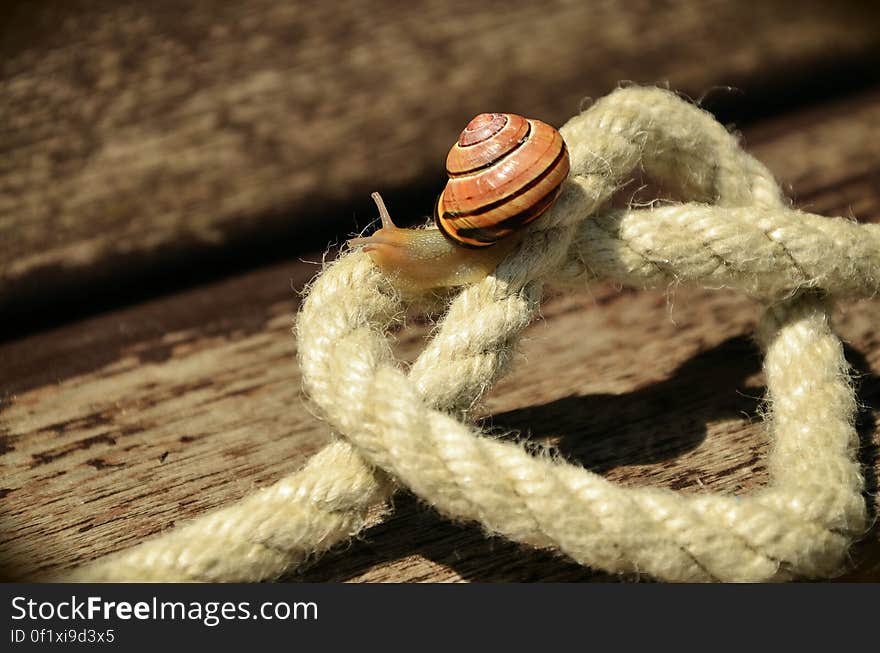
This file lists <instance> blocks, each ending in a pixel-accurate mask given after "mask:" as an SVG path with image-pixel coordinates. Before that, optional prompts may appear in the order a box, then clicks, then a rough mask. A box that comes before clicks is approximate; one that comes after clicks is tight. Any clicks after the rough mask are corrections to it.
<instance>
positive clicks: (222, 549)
mask: <svg viewBox="0 0 880 653" xmlns="http://www.w3.org/2000/svg"><path fill="white" fill-rule="evenodd" d="M561 132H562V134H563V137H564V138H565V140H566V143H567V145H568V147H569V152H570V155H571V162H572V169H571V174H570V176H569V179H568V181H567V182H566V184H565V186H564V188H563V191H562V194H561V196H560V198H559V200H558V201H557V203H556V204H555V205H554V206H553V207H552V208H551V209H550V211H548V213H547V214H546V215H545V216H544V217H542V218H541V220H538V221H536V222H535V223H533V225H531V226H530V228H529V231H528V233H527V234H526V236H525V238H524V239H523V242H522V244H521V246H520V247H519V248H518V249H517V250H516V251H515V252H514V253H513V254H512V255H511V256H510V257H509V258H508V259H507V260H506V261H505V262H503V263H502V264H501V265H500V266H499V268H498V269H497V270H496V272H495V274H494V275H492V276H490V277H488V278H486V279H485V280H483V281H482V282H480V283H477V284H475V285H473V286H469V287H466V288H464V289H463V290H461V291H460V292H459V293H458V294H457V295H456V296H455V297H454V298H453V299H452V300H451V302H450V303H449V306H448V309H447V311H446V314H445V316H444V318H443V320H442V322H441V324H440V326H439V328H438V330H437V332H436V334H435V336H434V337H433V339H432V340H431V341H430V342H429V343H428V345H427V346H426V348H425V349H424V351H423V352H422V353H421V355H420V356H419V357H418V359H417V360H416V361H415V363H414V364H413V365H412V366H411V367H410V368H409V370H408V372H404V371H403V369H402V368H401V366H400V365H399V364H398V363H397V362H396V361H395V360H394V358H393V356H392V353H391V348H390V345H389V343H388V341H387V333H388V330H389V329H390V328H391V327H392V326H394V325H395V324H396V323H397V322H398V321H399V320H400V318H401V316H402V315H403V314H404V313H405V311H406V309H407V307H408V306H409V305H411V303H413V302H415V303H419V302H422V303H424V302H425V301H426V298H425V297H410V296H405V295H403V294H401V293H400V292H398V291H397V290H395V289H394V288H393V287H392V286H391V283H390V282H389V280H388V279H386V278H385V277H383V276H382V274H381V273H380V272H379V270H378V269H377V268H376V267H375V266H374V265H373V264H372V263H371V261H370V259H369V257H368V256H367V255H365V254H363V253H361V252H349V253H346V254H343V255H342V256H340V257H339V258H338V259H337V260H336V261H335V262H333V263H331V264H330V265H328V266H327V267H326V269H325V270H324V271H323V273H322V274H321V275H320V276H319V277H318V278H317V279H316V280H315V281H314V282H313V284H312V285H311V287H310V289H309V292H308V296H307V298H306V300H305V302H304V304H303V307H302V310H301V313H300V315H299V317H298V320H297V324H296V328H295V331H296V335H297V338H298V346H299V359H300V365H301V368H302V373H303V379H304V386H305V389H306V391H307V392H308V394H309V395H310V397H311V399H312V400H313V402H314V403H315V404H316V405H317V406H318V408H319V410H320V412H321V414H322V416H323V417H324V419H325V420H326V421H327V422H328V424H330V426H331V427H332V428H333V429H334V431H335V433H337V434H338V437H337V439H336V441H335V442H334V443H333V444H331V445H330V446H328V447H327V449H325V450H324V451H323V452H321V453H320V454H318V455H317V456H315V458H313V459H312V460H311V461H310V462H309V463H308V464H307V465H306V467H305V468H304V469H302V470H300V471H299V472H296V473H295V474H292V475H290V476H289V477H287V478H285V479H282V481H280V482H279V483H277V484H276V485H275V486H272V487H270V488H266V489H264V490H262V491H260V492H259V493H257V494H255V495H253V496H251V497H249V498H247V499H245V500H244V501H243V502H242V503H240V504H237V505H235V506H231V507H229V508H226V509H224V510H221V511H219V512H217V513H214V514H213V515H211V516H208V517H204V518H201V519H198V520H195V521H194V522H192V523H191V524H190V525H189V526H188V527H186V528H185V529H183V530H179V531H175V532H173V533H172V534H170V535H167V536H165V537H163V538H159V539H157V540H154V541H152V542H147V543H145V544H143V545H141V546H139V547H137V548H135V549H133V550H130V551H127V552H123V553H122V554H120V555H117V556H115V557H112V558H109V559H107V560H104V561H99V562H98V563H97V564H94V565H92V566H90V567H86V568H84V569H81V570H78V571H76V572H74V574H73V576H70V577H68V579H78V580H120V579H125V580H166V579H175V580H181V579H187V580H236V581H242V580H260V579H265V578H272V577H277V576H279V575H280V574H282V573H284V572H289V571H290V570H291V569H292V568H294V567H295V566H296V565H298V564H300V563H301V562H302V561H304V560H307V559H309V558H310V557H312V556H314V555H315V554H317V553H318V552H320V551H323V550H325V549H327V548H328V547H330V546H332V545H333V544H334V543H336V542H338V541H341V540H343V539H345V538H347V537H350V536H352V535H354V534H355V533H356V532H358V530H359V529H361V528H362V527H363V524H364V523H365V515H366V512H367V510H369V508H370V507H371V506H374V505H376V504H377V503H380V502H382V501H383V500H385V499H387V498H388V497H389V496H390V495H391V494H392V493H393V492H394V490H395V489H396V487H398V486H401V485H402V486H405V487H407V488H409V489H410V490H411V491H412V492H414V493H415V494H416V495H418V496H419V497H420V498H421V499H422V500H424V501H425V502H427V503H429V504H430V505H432V506H434V507H435V508H436V509H437V510H438V511H440V512H441V513H443V514H445V515H448V516H449V517H450V518H452V519H458V520H470V521H476V522H479V523H480V524H482V526H483V527H484V528H485V529H486V530H487V531H490V532H494V533H498V534H501V535H503V536H505V537H507V538H510V539H512V540H515V541H518V542H521V543H524V544H527V545H531V546H535V547H545V548H552V549H555V550H558V551H560V552H562V553H564V554H565V555H567V556H569V557H570V558H572V559H574V560H576V561H577V562H579V563H581V564H583V565H588V566H590V567H593V568H597V569H603V570H606V571H610V572H622V573H633V572H639V573H647V574H649V575H651V576H653V577H655V578H658V579H663V580H671V581H710V580H721V581H765V580H785V579H790V578H794V577H798V576H810V577H829V576H833V575H835V574H838V573H840V571H841V569H842V565H843V563H844V561H845V558H846V553H847V550H848V548H849V546H850V545H851V544H852V542H853V541H854V539H855V538H857V537H858V536H859V535H861V534H863V532H864V530H865V527H866V523H865V522H866V507H865V502H864V499H863V497H862V490H863V480H862V476H861V471H860V467H859V464H858V461H857V459H856V451H857V446H858V438H857V434H856V430H855V427H854V415H855V410H856V402H855V397H854V393H853V390H852V388H851V385H850V377H849V370H848V367H847V363H846V361H845V359H844V357H843V350H842V346H841V343H840V341H839V340H838V338H837V337H836V336H835V335H834V333H833V332H832V330H831V327H830V325H829V317H828V314H829V308H830V297H832V296H835V297H872V296H874V295H875V294H876V293H877V290H878V288H880V226H875V225H858V224H856V223H854V222H851V221H848V220H844V219H841V218H824V217H820V216H815V215H810V214H806V213H802V212H799V211H796V210H794V209H792V208H790V207H789V206H788V204H787V202H786V201H785V199H784V198H783V195H782V192H781V191H780V189H779V187H778V185H777V183H776V182H775V180H774V179H773V177H772V175H771V174H770V173H769V171H768V170H767V169H766V168H765V167H764V166H763V165H762V164H761V163H760V162H758V161H757V160H755V159H754V158H752V157H751V156H750V155H748V154H747V153H746V152H744V151H743V150H742V149H741V148H740V146H739V144H738V143H737V141H736V139H735V138H734V137H733V136H732V135H731V134H730V133H728V132H727V130H726V129H725V128H724V127H723V126H721V125H720V124H718V123H717V122H716V121H715V120H714V119H713V118H712V117H711V116H710V115H709V114H708V113H706V112H704V111H702V110H701V109H699V108H698V107H696V106H693V105H692V104H690V103H688V102H686V101H684V100H682V99H680V98H679V97H677V96H676V95H674V94H672V93H670V92H668V91H665V90H662V89H657V88H639V87H628V88H622V89H618V90H617V91H615V92H614V93H612V94H610V95H609V96H607V97H605V98H603V99H602V100H600V101H598V102H597V103H596V104H594V105H593V106H592V107H591V108H589V109H588V110H586V111H584V112H583V113H581V114H580V115H578V116H576V117H574V118H573V119H571V120H570V121H569V122H568V123H567V124H566V125H565V126H564V127H563V128H562V129H561ZM639 170H641V171H643V172H644V173H645V174H646V175H648V176H649V177H650V178H652V179H654V180H656V181H658V182H659V183H661V184H662V185H663V186H664V187H666V188H669V189H672V190H674V191H675V192H676V194H677V195H679V196H680V197H682V198H684V200H685V201H684V202H682V203H680V204H671V205H665V206H661V207H653V208H645V209H627V210H611V209H609V208H608V207H609V203H610V200H611V198H612V196H613V195H614V194H615V192H616V191H617V190H618V189H619V188H620V187H621V185H622V184H623V183H625V182H626V181H627V180H629V179H630V178H631V177H632V176H633V174H634V173H636V172H638V171H639ZM597 280H611V281H614V282H616V283H619V284H624V285H629V286H635V287H639V288H648V287H663V286H666V285H668V284H669V283H670V282H676V283H689V284H692V285H698V286H702V287H707V288H719V287H728V288H735V289H738V290H740V291H742V292H744V293H747V294H748V295H750V296H752V297H755V298H757V299H758V300H760V301H761V302H762V303H763V305H764V311H763V314H762V315H761V317H760V319H759V323H758V338H759V341H760V342H761V344H762V346H763V348H764V352H765V361H764V369H765V373H766V375H767V386H768V394H769V396H768V405H769V406H770V410H769V411H768V427H769V431H770V433H771V438H772V443H773V444H772V447H771V452H770V454H769V457H770V458H769V464H768V466H769V469H770V473H771V483H770V485H769V487H767V488H765V489H762V490H760V491H758V492H755V493H754V494H752V495H749V496H743V497H734V496H726V495H721V494H715V493H703V494H681V493H676V492H673V491H671V490H666V489H661V488H650V487H638V488H623V487H620V486H618V485H615V484H613V483H611V482H609V481H607V480H605V479H604V478H602V477H601V476H599V475H598V474H595V473H593V472H590V471H588V470H586V469H583V468H582V467H579V466H576V465H573V464H569V463H566V462H564V461H560V460H551V459H548V458H538V457H534V456H532V455H531V454H529V453H528V452H527V451H526V450H525V449H524V448H523V447H522V446H520V445H519V444H516V443H513V442H507V441H500V440H497V439H492V438H487V437H484V435H483V434H482V433H481V432H480V431H479V430H477V429H475V428H474V427H473V426H472V425H470V424H468V423H466V422H464V421H461V420H460V419H459V417H461V416H462V415H463V414H464V413H466V412H467V410H468V409H469V408H471V407H472V406H473V405H474V404H475V403H477V402H478V401H479V400H480V399H481V398H482V396H483V395H484V394H485V393H486V392H487V391H488V390H489V389H490V388H491V387H492V386H493V385H494V383H495V382H496V381H497V380H498V379H499V378H500V377H501V375H503V374H504V372H505V371H506V370H507V369H508V367H509V364H510V362H511V360H512V356H513V351H514V348H515V346H516V343H517V340H518V338H519V335H520V334H521V333H522V331H523V330H524V329H525V328H526V326H528V324H529V323H530V322H531V321H532V319H533V318H534V317H535V315H536V313H537V311H538V309H539V305H540V301H541V295H542V289H543V285H544V284H545V283H550V284H554V285H557V286H583V285H585V284H591V283H594V282H596V281H597Z"/></svg>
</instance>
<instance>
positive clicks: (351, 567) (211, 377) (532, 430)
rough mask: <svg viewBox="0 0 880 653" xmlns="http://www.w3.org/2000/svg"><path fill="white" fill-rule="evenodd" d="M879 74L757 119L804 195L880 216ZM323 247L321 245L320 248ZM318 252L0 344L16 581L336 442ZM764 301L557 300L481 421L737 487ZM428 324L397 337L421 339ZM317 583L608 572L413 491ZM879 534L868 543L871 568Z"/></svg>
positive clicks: (155, 528)
mask: <svg viewBox="0 0 880 653" xmlns="http://www.w3.org/2000/svg"><path fill="white" fill-rule="evenodd" d="M878 138H880V91H877V92H874V93H870V94H866V95H862V96H859V97H855V98H850V99H848V100H846V101H843V102H838V103H836V104H831V105H827V106H821V107H818V108H816V109H813V110H809V111H803V112H800V113H798V114H796V115H793V116H790V117H788V118H786V119H784V120H777V121H772V122H769V123H766V124H763V125H761V126H759V127H756V128H755V129H752V130H749V131H747V132H746V134H745V142H746V144H747V146H748V147H749V148H750V149H752V151H754V152H755V154H756V155H757V156H759V157H760V158H761V159H762V160H763V161H765V162H766V163H767V164H768V165H769V166H770V167H771V169H772V170H773V171H774V172H775V173H776V174H777V175H778V176H779V178H780V179H781V180H782V182H783V183H784V184H785V185H786V186H787V187H789V188H790V189H791V191H792V194H793V195H794V197H795V198H796V200H797V203H798V204H799V205H801V206H805V207H808V208H809V209H810V210H812V211H819V212H823V213H827V214H831V215H846V214H850V213H854V214H856V215H858V217H859V218H861V219H865V220H880V191H878V188H880V151H878V150H877V148H876V145H875V144H876V143H877V142H878ZM312 260H313V261H318V260H319V256H318V255H315V256H314V257H313V259H312ZM317 270H318V267H317V265H315V264H314V263H304V262H291V263H285V264H280V265H274V266H271V267H267V268H264V269H261V270H257V271H254V272H251V273H249V274H246V275H242V276H239V277H236V278H233V279H229V280H226V281H223V282H217V283H214V284H211V285H207V286H204V287H201V288H197V289H193V290H189V291H185V292H180V293H177V294H174V295H171V296H169V297H167V298H161V299H158V300H154V301H151V302H147V303H144V304H141V305H138V306H134V307H131V308H126V309H124V310H118V311H115V312H111V313H108V314H104V315H101V316H98V317H95V318H92V319H89V320H84V321H80V322H78V323H75V324H71V325H68V326H65V327H62V328H58V329H56V330H53V331H49V332H45V333H41V334H38V335H34V336H31V337H28V338H24V339H20V340H18V341H15V342H9V343H6V344H3V345H0V360H2V361H3V368H2V379H0V387H2V389H3V395H2V417H0V436H2V452H3V454H2V457H0V473H2V476H0V478H2V490H0V494H2V497H3V498H2V512H0V562H2V565H3V572H4V574H5V575H6V576H8V577H11V578H24V577H27V576H29V575H31V574H33V573H35V572H38V571H47V570H50V569H57V568H61V567H67V566H71V565H75V564H79V563H82V562H84V561H86V560H89V559H92V558H95V557H97V556H100V555H103V554H106V553H109V552H111V551H115V550H119V549H121V548H124V547H127V546H130V545H132V544H134V543H136V542H139V541H141V540H142V539H143V538H145V537H148V536H150V535H153V534H156V533H159V532H161V531H163V530H165V529H168V528H171V527H173V526H174V524H175V523H178V522H180V521H182V520H185V519H187V518H190V517H194V516H196V515H198V514H201V513H203V512H204V511H206V510H208V509H210V508H212V507H215V506H219V505H223V504H225V503H227V502H229V501H233V500H235V499H237V498H239V497H241V496H243V495H244V494H246V493H247V492H249V491H251V490H253V489H254V488H256V487H260V486H263V485H266V484H268V483H270V482H272V481H273V480H275V479H277V478H279V477H280V476H281V475H283V474H284V473H287V472H290V471H292V470H294V469H296V468H297V467H298V466H300V465H301V464H302V463H303V461H304V460H306V459H307V458H308V456H309V455H311V454H312V453H313V452H314V451H315V450H316V449H317V448H319V447H320V446H321V445H322V444H323V443H324V442H326V441H327V438H328V434H327V430H326V428H325V426H324V425H323V424H322V423H321V422H319V421H318V420H316V419H315V418H314V417H313V416H312V415H311V414H310V412H309V410H308V409H307V406H306V404H305V400H304V397H303V395H302V392H301V388H300V379H299V373H298V370H297V366H296V360H295V355H296V343H295V341H294V339H293V337H292V336H291V334H290V331H289V329H290V326H291V323H292V317H293V314H294V312H295V310H296V305H297V301H296V294H295V293H294V290H293V289H298V288H301V287H302V286H303V284H304V283H305V281H306V280H307V279H308V278H310V277H311V276H312V275H313V274H314V273H316V272H317ZM755 314H756V306H754V305H753V304H752V302H750V301H749V300H746V299H744V298H742V297H739V296H737V295H733V294H730V293H727V292H709V291H698V290H687V289H679V290H676V291H675V292H674V293H672V294H665V293H663V292H636V291H626V290H625V291H619V290H617V289H615V288H611V287H608V286H606V285H599V286H597V287H594V288H591V289H588V290H584V291H582V292H576V293H571V294H566V295H556V296H553V297H551V298H550V299H549V300H548V301H547V302H546V305H545V308H544V319H543V320H541V321H540V322H538V323H536V324H534V325H532V326H531V327H530V329H529V331H528V333H527V338H526V340H525V342H524V343H523V347H522V355H521V360H520V361H519V362H518V364H517V365H516V369H515V371H514V373H513V374H512V375H511V376H510V377H509V378H507V379H505V380H503V381H502V382H501V383H500V384H499V385H498V386H497V388H496V389H495V390H494V391H493V392H492V394H491V395H490V396H489V397H488V399H487V401H486V402H485V416H486V417H485V423H486V426H487V427H490V428H493V429H495V430H497V431H500V432H504V433H515V434H517V435H516V436H509V437H523V438H527V439H528V440H529V441H533V442H548V443H551V444H552V445H553V446H556V447H557V448H558V449H559V450H560V451H561V452H562V453H563V454H564V455H565V456H567V457H568V458H570V459H572V460H577V461H579V462H581V463H582V464H584V465H585V466H587V467H588V468H590V469H594V470H597V471H600V472H602V473H603V474H605V475H607V476H608V477H609V478H611V479H614V480H615V481H618V482H621V483H625V484H656V485H661V486H666V487H671V488H675V489H678V490H681V491H686V492H691V491H698V490H701V489H708V490H714V491H722V492H730V493H741V492H747V491H749V490H752V489H754V488H756V487H759V486H760V485H762V484H763V483H765V482H766V468H765V465H764V462H763V461H764V457H765V454H766V447H767V442H766V439H765V436H764V433H763V430H762V425H761V424H760V423H759V421H758V418H757V409H758V405H759V402H760V397H761V394H762V376H761V373H760V353H759V352H758V350H757V348H756V347H754V346H753V345H752V344H751V339H750V332H751V327H752V325H753V323H754V319H755ZM878 322H880V303H878V302H876V301H875V302H863V303H857V304H846V305H844V306H842V309H841V311H840V312H839V314H838V315H837V317H836V323H837V326H838V327H839V330H840V332H841V333H842V335H843V337H844V338H845V339H846V342H847V343H848V345H847V354H848V357H849V360H850V362H851V363H852V364H853V366H854V367H855V369H856V370H857V371H858V372H859V374H860V378H859V384H860V390H859V392H860V395H859V396H860V401H861V403H862V405H863V407H864V408H863V410H862V412H861V414H860V422H859V428H860V433H861V435H862V439H863V447H862V450H861V456H862V461H863V462H864V464H865V466H866V467H865V468H866V473H867V481H868V491H869V493H871V497H872V498H871V506H872V510H876V507H875V503H874V501H875V499H874V498H873V497H874V494H875V492H876V478H877V473H878V471H880V461H878V449H880V429H878V426H877V420H878V417H880V335H878V333H877V332H876V325H877V324H878ZM429 331H430V324H428V323H426V322H424V321H415V322H413V323H412V324H410V325H408V327H407V328H406V329H405V330H403V331H402V332H400V333H399V334H398V341H397V348H398V351H399V353H400V355H401V357H402V358H404V359H411V358H412V357H414V356H415V355H416V354H417V351H418V350H419V348H420V347H421V346H422V344H423V342H424V339H425V337H426V336H427V334H428V333H429ZM396 508H397V510H396V512H395V514H394V515H393V516H392V517H391V518H390V519H389V520H387V521H385V522H383V523H381V524H377V525H375V526H374V527H373V528H371V529H370V530H368V531H367V532H366V533H365V535H364V537H363V538H361V539H360V540H359V541H357V542H355V543H354V544H352V545H351V546H349V547H342V548H341V549H340V550H339V551H338V552H333V553H331V554H330V555H328V556H326V557H325V558H324V559H322V560H321V561H319V562H318V563H317V564H316V565H315V566H313V567H312V568H311V569H308V570H306V571H304V572H302V573H300V574H298V575H297V576H295V578H298V579H306V580H360V581H367V580H369V581H388V580H395V581H406V580H461V579H468V580H542V579H543V580H576V579H597V578H603V576H601V575H596V574H594V573H593V572H591V571H590V570H586V569H582V568H579V567H577V566H576V565H574V564H572V563H570V562H568V561H565V560H561V559H559V558H558V557H556V556H554V555H551V554H548V553H545V552H533V551H527V550H525V549H523V548H521V547H519V546H516V545H513V544H510V543H507V542H504V541H501V540H498V539H485V538H484V537H483V536H482V534H481V532H480V530H479V528H477V527H475V526H471V525H453V524H449V523H447V522H445V521H444V520H443V519H441V518H440V517H439V516H437V515H436V514H434V513H433V512H432V511H431V510H430V509H428V508H425V507H423V506H421V505H419V504H418V502H417V501H415V500H414V499H413V498H412V497H411V496H408V495H406V494H403V495H400V496H399V497H398V498H397V501H396ZM878 543H880V532H878V531H877V530H874V531H872V532H871V534H870V535H869V536H868V538H867V539H866V541H865V543H863V544H862V545H860V546H859V547H858V548H857V549H856V550H855V552H854V561H855V562H854V572H853V573H854V574H855V575H854V576H853V577H854V578H857V579H864V578H878V577H880V576H878V574H877V572H878V566H880V546H878Z"/></svg>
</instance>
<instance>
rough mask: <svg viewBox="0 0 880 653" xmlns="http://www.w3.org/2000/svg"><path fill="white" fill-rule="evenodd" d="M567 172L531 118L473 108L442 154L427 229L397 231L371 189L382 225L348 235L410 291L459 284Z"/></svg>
mask: <svg viewBox="0 0 880 653" xmlns="http://www.w3.org/2000/svg"><path fill="white" fill-rule="evenodd" d="M568 171H569V158H568V150H567V149H566V147H565V142H564V141H563V140H562V136H561V134H560V133H559V132H558V131H557V130H556V129H554V128H553V127H551V126H550V125H548V124H546V123H543V122H541V121H539V120H532V119H527V118H523V117H522V116H518V115H514V114H507V113H481V114H480V115H478V116H477V117H475V118H474V119H473V120H471V121H470V123H468V125H467V127H465V129H464V131H462V132H461V135H460V136H459V138H458V141H457V142H456V143H455V144H454V145H453V146H452V149H451V150H450V151H449V155H448V156H447V157H446V173H447V175H448V176H449V180H448V182H447V183H446V187H445V188H444V189H443V192H442V193H440V196H439V197H438V198H437V202H436V204H435V206H434V223H435V226H434V227H428V228H423V229H402V228H399V227H397V226H396V225H395V224H394V222H393V221H392V220H391V216H390V215H389V214H388V210H387V209H386V207H385V203H384V202H383V201H382V197H381V196H380V195H379V193H373V195H372V197H373V200H374V201H375V202H376V206H377V208H378V209H379V215H380V217H381V220H382V226H381V228H380V229H378V230H376V231H375V232H374V233H373V235H371V236H369V237H367V238H353V239H351V240H349V241H348V244H349V247H351V248H354V247H359V246H363V251H365V252H368V253H369V255H370V257H371V258H372V259H373V262H374V263H375V264H376V265H377V266H378V267H379V268H380V269H381V270H382V271H383V272H384V273H385V274H389V275H396V276H397V277H398V279H400V280H401V281H402V282H403V284H404V285H405V286H409V287H412V288H416V289H430V288H440V287H446V286H460V285H464V284H468V283H472V282H474V281H478V280H479V279H482V278H483V277H485V276H487V275H488V274H490V273H491V272H492V271H493V270H494V269H495V268H496V267H497V266H498V264H499V263H500V262H501V261H502V260H503V259H504V257H505V256H507V254H509V253H510V252H511V251H512V250H513V247H514V246H515V245H516V243H517V242H519V237H520V236H521V235H522V233H523V229H522V228H523V227H524V226H525V225H527V224H529V223H531V222H532V221H533V220H535V219H536V218H538V217H539V216H541V215H542V214H543V213H544V212H545V211H546V210H547V209H548V208H550V206H551V205H552V204H553V202H554V201H555V200H556V198H557V197H558V195H559V192H560V189H561V187H562V182H563V181H564V180H565V178H566V176H567V175H568Z"/></svg>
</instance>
